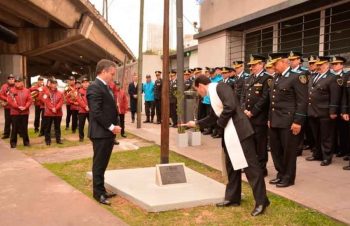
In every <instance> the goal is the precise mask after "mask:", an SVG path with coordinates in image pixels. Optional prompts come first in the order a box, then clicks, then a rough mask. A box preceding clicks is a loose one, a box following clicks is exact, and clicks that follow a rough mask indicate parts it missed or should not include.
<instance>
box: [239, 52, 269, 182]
mask: <svg viewBox="0 0 350 226" xmlns="http://www.w3.org/2000/svg"><path fill="white" fill-rule="evenodd" d="M265 61H266V58H265V57H264V56H261V55H259V54H253V55H252V56H251V58H250V62H249V63H248V65H250V69H251V71H252V74H251V75H250V77H249V78H248V79H246V82H245V84H244V86H243V89H242V96H241V108H242V110H243V112H244V113H245V114H246V115H247V117H248V118H249V121H250V123H251V124H252V126H253V129H254V132H255V134H254V141H255V146H256V151H257V153H256V154H257V155H258V160H259V163H260V166H261V169H262V170H263V172H264V176H267V169H266V163H267V160H268V155H267V118H268V113H269V91H270V86H269V84H271V82H272V76H270V75H269V74H267V73H265V69H264V66H265Z"/></svg>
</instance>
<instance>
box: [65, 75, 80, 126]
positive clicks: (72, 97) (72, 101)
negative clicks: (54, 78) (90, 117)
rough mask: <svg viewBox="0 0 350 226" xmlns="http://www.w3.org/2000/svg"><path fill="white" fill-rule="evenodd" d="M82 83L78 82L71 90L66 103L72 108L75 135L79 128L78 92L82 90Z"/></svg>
mask: <svg viewBox="0 0 350 226" xmlns="http://www.w3.org/2000/svg"><path fill="white" fill-rule="evenodd" d="M80 85H81V83H80V81H78V80H76V82H75V86H74V87H72V88H71V91H70V92H69V93H67V96H66V103H67V107H68V104H69V106H70V112H71V115H72V132H73V133H75V132H76V130H77V127H78V112H79V103H78V101H77V99H78V91H79V88H80Z"/></svg>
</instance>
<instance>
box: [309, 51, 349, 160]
mask: <svg viewBox="0 0 350 226" xmlns="http://www.w3.org/2000/svg"><path fill="white" fill-rule="evenodd" d="M329 60H330V58H329V57H325V56H322V57H321V56H320V57H319V58H318V60H317V62H316V65H317V71H318V74H317V76H315V77H314V79H313V80H312V81H310V83H309V101H308V102H309V104H308V116H309V123H310V127H311V130H312V134H313V137H314V140H315V147H314V150H313V155H312V156H311V157H308V158H306V160H307V161H315V160H319V161H321V166H328V165H329V164H331V162H332V156H333V145H334V133H335V129H336V118H337V113H338V109H339V102H340V94H341V86H340V85H341V84H342V79H341V78H340V77H339V76H334V75H333V74H332V73H331V72H330V68H329Z"/></svg>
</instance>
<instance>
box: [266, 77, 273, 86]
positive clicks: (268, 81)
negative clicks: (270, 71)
mask: <svg viewBox="0 0 350 226" xmlns="http://www.w3.org/2000/svg"><path fill="white" fill-rule="evenodd" d="M267 84H268V85H269V87H270V88H271V87H272V84H273V83H272V78H269V79H267Z"/></svg>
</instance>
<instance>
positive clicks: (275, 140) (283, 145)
mask: <svg viewBox="0 0 350 226" xmlns="http://www.w3.org/2000/svg"><path fill="white" fill-rule="evenodd" d="M269 136H270V147H271V155H272V160H273V163H274V165H275V169H276V170H277V178H279V179H281V180H282V182H287V183H291V184H294V181H295V175H296V161H297V152H296V150H297V146H298V144H299V142H300V138H301V135H300V133H299V134H298V135H293V134H292V131H291V130H290V128H270V130H269Z"/></svg>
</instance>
